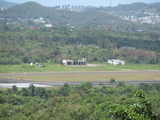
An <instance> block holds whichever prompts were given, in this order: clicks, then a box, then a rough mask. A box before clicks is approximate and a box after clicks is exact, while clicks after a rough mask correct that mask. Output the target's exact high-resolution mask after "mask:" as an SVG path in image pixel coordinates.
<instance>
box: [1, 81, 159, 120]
mask: <svg viewBox="0 0 160 120" xmlns="http://www.w3.org/2000/svg"><path fill="white" fill-rule="evenodd" d="M110 82H112V81H110ZM159 88H160V84H159V83H155V84H152V85H148V84H144V83H141V84H140V85H138V86H134V85H126V84H125V83H124V82H118V84H117V85H116V86H113V85H111V86H104V85H103V84H100V85H99V86H98V87H93V86H92V84H91V83H90V82H87V83H83V84H81V85H78V86H69V85H68V84H67V83H66V84H64V86H63V87H61V88H58V89H49V90H46V89H45V88H40V87H35V86H34V85H33V84H30V86H29V87H28V88H22V89H18V88H17V87H16V86H12V88H11V89H10V88H9V89H7V90H4V91H0V119H5V120H10V119H12V120H21V119H24V120H25V119H55V120H59V119H63V120H68V119H70V120H90V119H92V120H97V119H99V120H104V119H108V120H115V119H116V120H117V119H118V120H124V119H125V120H133V119H134V120H158V119H160V108H159V105H160V97H159V96H160V94H159V93H160V89H159Z"/></svg>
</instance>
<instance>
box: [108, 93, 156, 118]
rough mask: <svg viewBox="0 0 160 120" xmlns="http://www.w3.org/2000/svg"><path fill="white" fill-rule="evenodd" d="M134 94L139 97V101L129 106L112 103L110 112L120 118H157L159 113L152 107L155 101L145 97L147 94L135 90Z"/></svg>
mask: <svg viewBox="0 0 160 120" xmlns="http://www.w3.org/2000/svg"><path fill="white" fill-rule="evenodd" d="M133 96H134V97H136V98H137V103H135V104H133V105H130V106H129V107H126V106H122V105H118V104H112V105H110V110H109V114H110V115H111V116H112V117H114V118H117V119H120V120H157V114H155V112H154V111H153V109H152V105H153V103H152V102H151V101H149V100H147V99H146V98H145V94H144V93H142V92H140V91H135V92H134V93H133Z"/></svg>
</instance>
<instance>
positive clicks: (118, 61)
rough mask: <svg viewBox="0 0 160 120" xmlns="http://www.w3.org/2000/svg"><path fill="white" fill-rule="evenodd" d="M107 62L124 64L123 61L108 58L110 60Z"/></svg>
mask: <svg viewBox="0 0 160 120" xmlns="http://www.w3.org/2000/svg"><path fill="white" fill-rule="evenodd" d="M108 64H113V65H125V61H122V60H115V59H110V60H108Z"/></svg>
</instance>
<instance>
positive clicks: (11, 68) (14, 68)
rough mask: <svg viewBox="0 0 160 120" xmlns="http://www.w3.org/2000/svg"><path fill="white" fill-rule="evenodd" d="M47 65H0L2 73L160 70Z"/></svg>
mask: <svg viewBox="0 0 160 120" xmlns="http://www.w3.org/2000/svg"><path fill="white" fill-rule="evenodd" d="M45 65H46V67H38V66H36V65H33V66H30V65H29V64H22V65H0V73H24V72H27V73H30V72H79V71H81V72H82V71H83V72H84V71H129V70H160V64H156V65H151V64H126V65H125V66H114V65H107V64H105V63H102V64H99V66H96V67H95V66H78V67H71V66H62V65H59V64H45Z"/></svg>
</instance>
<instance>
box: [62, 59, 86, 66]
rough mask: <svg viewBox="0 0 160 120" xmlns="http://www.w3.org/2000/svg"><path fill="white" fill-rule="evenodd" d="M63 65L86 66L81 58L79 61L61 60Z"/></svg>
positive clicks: (84, 60)
mask: <svg viewBox="0 0 160 120" xmlns="http://www.w3.org/2000/svg"><path fill="white" fill-rule="evenodd" d="M62 63H63V64H64V65H87V62H86V58H81V60H78V61H74V60H62Z"/></svg>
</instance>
